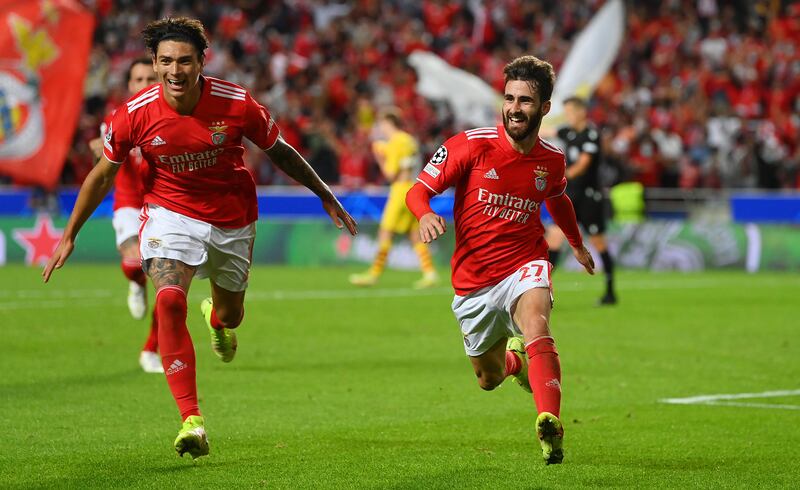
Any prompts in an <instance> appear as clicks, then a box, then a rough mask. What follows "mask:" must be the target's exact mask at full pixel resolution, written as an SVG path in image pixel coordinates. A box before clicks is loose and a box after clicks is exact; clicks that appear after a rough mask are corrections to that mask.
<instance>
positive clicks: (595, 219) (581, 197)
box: [570, 188, 607, 235]
mask: <svg viewBox="0 0 800 490" xmlns="http://www.w3.org/2000/svg"><path fill="white" fill-rule="evenodd" d="M570 199H572V205H573V206H574V207H575V216H576V217H577V218H578V224H579V225H581V227H583V229H584V230H585V231H586V233H588V234H589V235H602V234H604V233H605V232H606V207H607V202H606V199H605V197H604V196H603V193H602V192H601V191H597V190H594V189H591V188H586V189H585V191H584V192H583V193H581V194H578V195H575V196H574V197H573V196H570Z"/></svg>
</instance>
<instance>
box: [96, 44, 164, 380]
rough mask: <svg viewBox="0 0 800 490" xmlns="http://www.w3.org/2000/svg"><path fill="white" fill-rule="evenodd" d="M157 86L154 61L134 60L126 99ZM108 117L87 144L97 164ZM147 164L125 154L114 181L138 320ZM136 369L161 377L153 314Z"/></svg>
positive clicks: (143, 303)
mask: <svg viewBox="0 0 800 490" xmlns="http://www.w3.org/2000/svg"><path fill="white" fill-rule="evenodd" d="M154 83H156V73H155V72H154V71H153V60H151V59H150V58H146V57H144V58H137V59H135V60H133V62H132V63H131V65H130V67H129V68H128V95H129V96H133V95H135V94H136V93H138V92H139V91H141V90H143V89H144V88H146V87H149V86H150V85H153V84H154ZM111 117H112V116H111V115H109V116H108V118H107V119H106V121H105V122H104V123H103V125H102V127H101V130H100V132H101V137H100V138H96V139H93V140H92V141H90V142H89V146H90V147H91V148H92V151H93V152H94V154H95V157H96V158H97V159H98V160H99V159H100V157H101V156H103V138H104V137H105V134H106V131H107V129H108V124H109V122H110V119H111ZM146 165H147V164H146V163H144V160H143V159H142V152H141V151H140V150H139V148H134V149H133V150H131V152H130V154H128V158H127V159H126V160H125V163H123V164H122V165H120V168H119V171H118V172H117V176H116V178H115V179H114V205H113V208H114V218H113V220H112V224H113V226H114V234H115V235H116V241H117V250H119V253H120V256H121V257H122V262H121V265H122V273H123V274H125V277H127V278H128V281H130V285H129V287H128V310H129V311H130V312H131V316H133V317H134V318H135V319H137V320H141V319H142V318H144V315H145V313H147V288H146V287H145V286H146V285H147V276H146V275H145V273H144V271H143V270H142V259H141V257H140V256H139V224H140V222H139V213H141V211H142V205H143V204H144V201H143V198H144V185H143V184H142V176H141V172H142V171H143V170H145V169H146V168H147V167H146ZM139 365H140V366H142V369H143V370H144V372H146V373H163V372H164V368H163V367H162V366H161V359H160V358H159V357H158V319H157V318H156V311H155V309H154V310H153V317H152V320H151V322H150V333H149V334H148V336H147V340H146V341H145V343H144V347H142V351H141V352H140V353H139Z"/></svg>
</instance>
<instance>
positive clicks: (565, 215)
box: [544, 193, 594, 274]
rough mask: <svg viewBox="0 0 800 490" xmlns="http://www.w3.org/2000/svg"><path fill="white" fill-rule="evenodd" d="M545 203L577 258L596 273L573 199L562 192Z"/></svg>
mask: <svg viewBox="0 0 800 490" xmlns="http://www.w3.org/2000/svg"><path fill="white" fill-rule="evenodd" d="M544 204H545V206H547V211H548V212H550V216H552V217H553V221H555V223H556V225H558V227H559V228H561V231H563V232H564V235H565V236H566V237H567V241H568V242H569V244H570V246H571V247H572V253H573V254H574V255H575V258H576V259H577V260H578V262H580V264H581V265H582V266H583V268H584V269H586V272H588V273H589V274H594V259H592V254H590V253H589V251H588V250H586V247H585V246H584V245H583V237H581V231H580V229H579V228H578V220H577V218H576V217H575V208H574V207H573V206H572V201H571V200H570V199H569V197H567V195H566V194H564V193H561V194H559V195H557V196H555V197H551V198H549V199H546V200H545V201H544Z"/></svg>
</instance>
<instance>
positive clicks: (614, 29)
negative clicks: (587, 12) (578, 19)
mask: <svg viewBox="0 0 800 490" xmlns="http://www.w3.org/2000/svg"><path fill="white" fill-rule="evenodd" d="M624 33H625V7H624V6H623V5H622V0H610V1H609V2H606V4H605V5H603V8H601V9H600V10H598V11H597V13H596V14H595V15H594V17H592V20H591V21H589V24H587V25H586V27H585V28H584V29H583V30H582V31H581V32H580V34H578V37H577V38H575V41H574V42H573V43H572V47H571V48H570V50H569V53H568V54H567V59H566V60H565V61H564V64H563V65H562V66H561V68H559V70H558V72H557V73H556V86H555V87H554V88H553V97H552V101H553V106H552V108H551V109H550V114H548V117H547V119H545V120H546V121H548V122H549V123H551V124H557V123H559V117H560V116H561V113H562V112H563V111H564V106H563V102H564V99H566V98H567V97H571V96H573V95H576V96H578V97H582V98H584V99H588V98H589V96H591V95H592V93H593V92H594V89H595V88H596V87H597V84H598V83H600V80H601V79H602V78H603V77H604V76H605V75H606V73H608V70H609V69H610V68H611V65H612V64H613V63H614V60H616V59H617V53H618V52H619V48H620V45H621V44H622V36H623V34H624Z"/></svg>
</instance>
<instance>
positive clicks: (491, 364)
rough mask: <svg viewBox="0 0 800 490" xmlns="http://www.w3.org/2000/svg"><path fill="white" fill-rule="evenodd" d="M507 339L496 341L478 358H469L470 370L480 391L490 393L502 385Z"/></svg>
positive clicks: (504, 377)
mask: <svg viewBox="0 0 800 490" xmlns="http://www.w3.org/2000/svg"><path fill="white" fill-rule="evenodd" d="M506 342H507V339H505V338H503V339H500V340H498V341H497V342H496V343H495V344H494V345H493V346H491V347H490V348H489V350H487V351H486V352H484V353H483V354H481V355H479V356H470V358H469V360H470V362H471V363H472V369H473V370H474V371H475V376H477V377H478V385H479V386H480V387H481V389H484V390H486V391H491V390H493V389H495V388H497V387H498V386H500V385H501V384H502V383H503V380H504V379H506V374H505V353H506Z"/></svg>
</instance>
